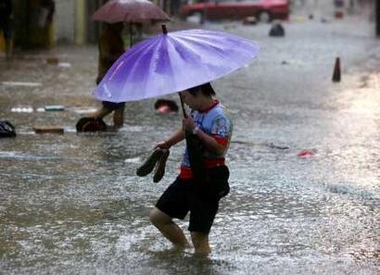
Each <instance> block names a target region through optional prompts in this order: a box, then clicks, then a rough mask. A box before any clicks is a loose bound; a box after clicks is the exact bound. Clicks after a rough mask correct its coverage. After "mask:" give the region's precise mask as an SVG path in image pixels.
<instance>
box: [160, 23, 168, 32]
mask: <svg viewBox="0 0 380 275" xmlns="http://www.w3.org/2000/svg"><path fill="white" fill-rule="evenodd" d="M161 28H162V33H163V34H167V33H168V30H167V29H166V26H165V24H162V25H161Z"/></svg>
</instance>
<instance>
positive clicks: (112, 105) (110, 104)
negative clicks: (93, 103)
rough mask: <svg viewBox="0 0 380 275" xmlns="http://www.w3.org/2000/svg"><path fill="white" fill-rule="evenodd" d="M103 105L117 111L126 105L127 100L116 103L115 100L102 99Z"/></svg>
mask: <svg viewBox="0 0 380 275" xmlns="http://www.w3.org/2000/svg"><path fill="white" fill-rule="evenodd" d="M102 105H103V107H104V108H107V109H110V110H112V111H115V110H116V109H119V108H122V107H124V106H125V102H120V103H115V102H109V101H102Z"/></svg>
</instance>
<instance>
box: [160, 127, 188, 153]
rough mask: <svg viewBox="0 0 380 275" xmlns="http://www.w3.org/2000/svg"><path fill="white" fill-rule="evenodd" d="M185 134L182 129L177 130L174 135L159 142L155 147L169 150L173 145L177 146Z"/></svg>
mask: <svg viewBox="0 0 380 275" xmlns="http://www.w3.org/2000/svg"><path fill="white" fill-rule="evenodd" d="M184 138H185V134H184V132H183V130H182V129H178V130H177V131H176V132H174V134H173V135H172V136H171V137H170V138H169V139H167V140H164V141H161V142H159V143H158V144H156V146H155V148H156V147H159V148H161V149H169V148H170V147H172V146H173V145H175V144H177V143H178V142H180V141H182V140H184Z"/></svg>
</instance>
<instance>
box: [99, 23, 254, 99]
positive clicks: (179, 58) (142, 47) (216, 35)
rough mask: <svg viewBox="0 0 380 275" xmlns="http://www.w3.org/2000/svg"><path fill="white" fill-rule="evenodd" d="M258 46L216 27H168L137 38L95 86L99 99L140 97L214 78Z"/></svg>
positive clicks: (239, 64)
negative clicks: (167, 30)
mask: <svg viewBox="0 0 380 275" xmlns="http://www.w3.org/2000/svg"><path fill="white" fill-rule="evenodd" d="M258 51H259V46H258V45H257V44H256V43H255V42H253V41H251V40H248V39H245V38H242V37H239V36H235V35H231V34H228V33H225V32H220V31H212V30H202V29H193V30H183V31H176V32H170V33H167V32H166V28H165V26H163V34H161V35H157V36H155V37H152V38H149V39H147V40H145V41H143V42H140V43H139V44H136V45H135V46H133V47H132V48H130V49H129V50H128V51H127V52H125V53H124V54H123V55H122V56H121V57H120V58H119V59H118V60H117V61H116V62H115V63H114V64H113V66H112V67H111V68H110V69H109V71H108V73H107V74H106V76H105V77H104V78H103V80H102V81H101V82H100V83H99V85H98V86H97V87H96V89H95V90H94V95H95V96H96V98H98V99H99V100H104V101H111V102H126V101H136V100H142V99H146V98H152V97H159V96H164V95H167V94H171V93H174V92H179V91H183V90H186V89H188V88H191V87H194V86H197V85H200V84H203V83H206V82H210V81H212V80H215V79H217V78H220V77H222V76H224V75H227V74H229V73H231V72H233V71H235V70H237V69H239V68H241V67H242V66H244V65H245V64H247V63H249V62H250V61H251V60H252V59H253V58H255V57H256V56H257V54H258Z"/></svg>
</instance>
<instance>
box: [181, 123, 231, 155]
mask: <svg viewBox="0 0 380 275" xmlns="http://www.w3.org/2000/svg"><path fill="white" fill-rule="evenodd" d="M183 128H184V129H185V130H186V131H188V132H190V133H193V134H194V135H197V136H198V138H199V140H200V141H201V143H202V144H203V146H204V147H205V148H206V149H207V151H210V152H213V153H216V154H218V155H219V154H223V152H224V150H225V147H224V146H223V145H222V144H220V143H219V142H218V141H217V140H216V139H215V138H214V137H212V136H210V135H208V134H207V133H205V132H203V131H202V130H201V129H199V128H197V127H196V125H195V123H194V121H193V119H192V118H190V117H188V118H184V119H183Z"/></svg>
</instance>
